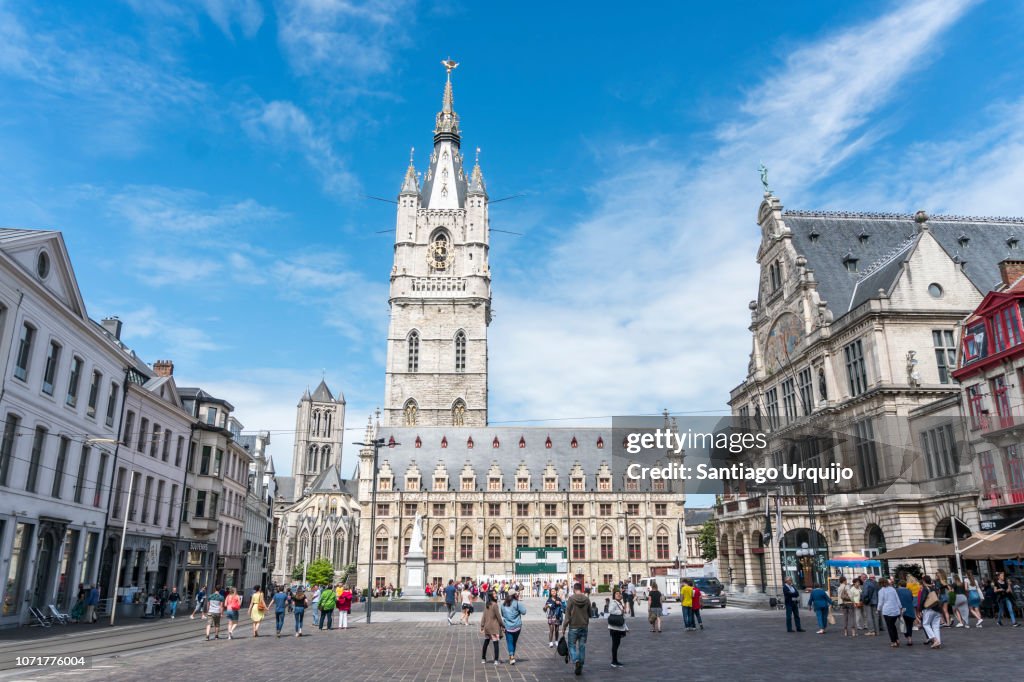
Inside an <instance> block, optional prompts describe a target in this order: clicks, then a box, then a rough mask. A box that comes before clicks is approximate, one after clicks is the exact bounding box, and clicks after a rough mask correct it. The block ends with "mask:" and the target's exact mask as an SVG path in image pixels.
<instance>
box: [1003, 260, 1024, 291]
mask: <svg viewBox="0 0 1024 682" xmlns="http://www.w3.org/2000/svg"><path fill="white" fill-rule="evenodd" d="M999 276H1000V277H1001V278H1002V280H1003V286H1004V287H1008V286H1010V285H1011V284H1013V283H1014V282H1016V281H1017V280H1018V279H1020V278H1021V277H1022V276H1024V260H1012V259H1010V258H1007V259H1006V260H1004V261H1001V262H1000V263H999Z"/></svg>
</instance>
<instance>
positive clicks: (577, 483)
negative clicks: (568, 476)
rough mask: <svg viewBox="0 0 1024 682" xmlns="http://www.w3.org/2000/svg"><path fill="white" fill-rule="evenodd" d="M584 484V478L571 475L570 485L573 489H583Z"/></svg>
mask: <svg viewBox="0 0 1024 682" xmlns="http://www.w3.org/2000/svg"><path fill="white" fill-rule="evenodd" d="M585 485H586V484H585V483H584V480H583V477H582V476H573V477H572V483H571V485H570V487H571V488H572V489H573V490H583V489H584V487H585Z"/></svg>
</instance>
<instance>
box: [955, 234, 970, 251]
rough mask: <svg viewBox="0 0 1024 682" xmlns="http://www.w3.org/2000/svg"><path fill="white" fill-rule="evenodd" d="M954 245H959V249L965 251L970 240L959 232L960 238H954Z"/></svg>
mask: <svg viewBox="0 0 1024 682" xmlns="http://www.w3.org/2000/svg"><path fill="white" fill-rule="evenodd" d="M956 243H957V244H959V245H960V248H961V249H966V248H967V245H968V244H970V243H971V238H970V237H968V236H967V235H966V234H964V233H963V232H961V233H960V236H959V237H957V238H956Z"/></svg>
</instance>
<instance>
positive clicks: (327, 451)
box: [320, 445, 331, 471]
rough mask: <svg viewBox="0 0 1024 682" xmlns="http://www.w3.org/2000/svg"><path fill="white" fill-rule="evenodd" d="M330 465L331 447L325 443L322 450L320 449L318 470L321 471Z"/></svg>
mask: <svg viewBox="0 0 1024 682" xmlns="http://www.w3.org/2000/svg"><path fill="white" fill-rule="evenodd" d="M330 465H331V447H330V446H329V445H325V446H324V448H323V450H321V451H320V471H323V470H324V469H326V468H327V467H329V466H330Z"/></svg>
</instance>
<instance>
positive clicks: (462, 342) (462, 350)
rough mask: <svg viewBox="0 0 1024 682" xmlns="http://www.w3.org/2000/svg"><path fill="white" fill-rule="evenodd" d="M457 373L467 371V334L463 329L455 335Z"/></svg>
mask: <svg viewBox="0 0 1024 682" xmlns="http://www.w3.org/2000/svg"><path fill="white" fill-rule="evenodd" d="M455 371H456V372H465V371H466V332H464V331H462V330H461V329H460V330H459V332H458V333H457V334H456V335H455Z"/></svg>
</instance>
